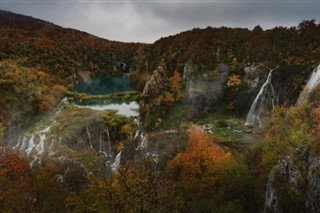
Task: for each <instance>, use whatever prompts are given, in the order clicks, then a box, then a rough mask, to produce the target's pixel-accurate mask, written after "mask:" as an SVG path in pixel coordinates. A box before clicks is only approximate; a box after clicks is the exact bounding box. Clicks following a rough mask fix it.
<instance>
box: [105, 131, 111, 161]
mask: <svg viewBox="0 0 320 213" xmlns="http://www.w3.org/2000/svg"><path fill="white" fill-rule="evenodd" d="M106 133H107V136H108V155H109V157H112V150H111V140H110V132H109V128H108V127H106Z"/></svg>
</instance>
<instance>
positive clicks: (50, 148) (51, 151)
mask: <svg viewBox="0 0 320 213" xmlns="http://www.w3.org/2000/svg"><path fill="white" fill-rule="evenodd" d="M53 145H54V140H53V139H52V142H51V144H50V146H49V154H48V155H49V156H52V155H54V154H55V152H54V151H53Z"/></svg>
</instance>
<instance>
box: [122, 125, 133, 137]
mask: <svg viewBox="0 0 320 213" xmlns="http://www.w3.org/2000/svg"><path fill="white" fill-rule="evenodd" d="M132 132H133V128H132V126H131V125H130V124H125V125H123V126H122V127H121V130H120V133H121V134H124V135H125V136H126V137H130V136H132Z"/></svg>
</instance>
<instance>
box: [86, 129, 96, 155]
mask: <svg viewBox="0 0 320 213" xmlns="http://www.w3.org/2000/svg"><path fill="white" fill-rule="evenodd" d="M86 130H87V136H88V142H89V146H90V148H91V149H92V150H93V151H94V149H93V146H92V142H91V135H90V131H89V128H88V126H86Z"/></svg>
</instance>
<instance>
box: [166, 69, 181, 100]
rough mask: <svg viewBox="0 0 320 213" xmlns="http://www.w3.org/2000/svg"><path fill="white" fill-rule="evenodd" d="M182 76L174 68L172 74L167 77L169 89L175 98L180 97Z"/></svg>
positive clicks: (178, 98)
mask: <svg viewBox="0 0 320 213" xmlns="http://www.w3.org/2000/svg"><path fill="white" fill-rule="evenodd" d="M181 88H182V78H181V75H180V73H179V72H178V71H177V70H175V71H174V72H173V75H172V76H171V77H170V78H169V89H170V92H171V93H172V94H173V95H174V98H175V100H180V99H181Z"/></svg>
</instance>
